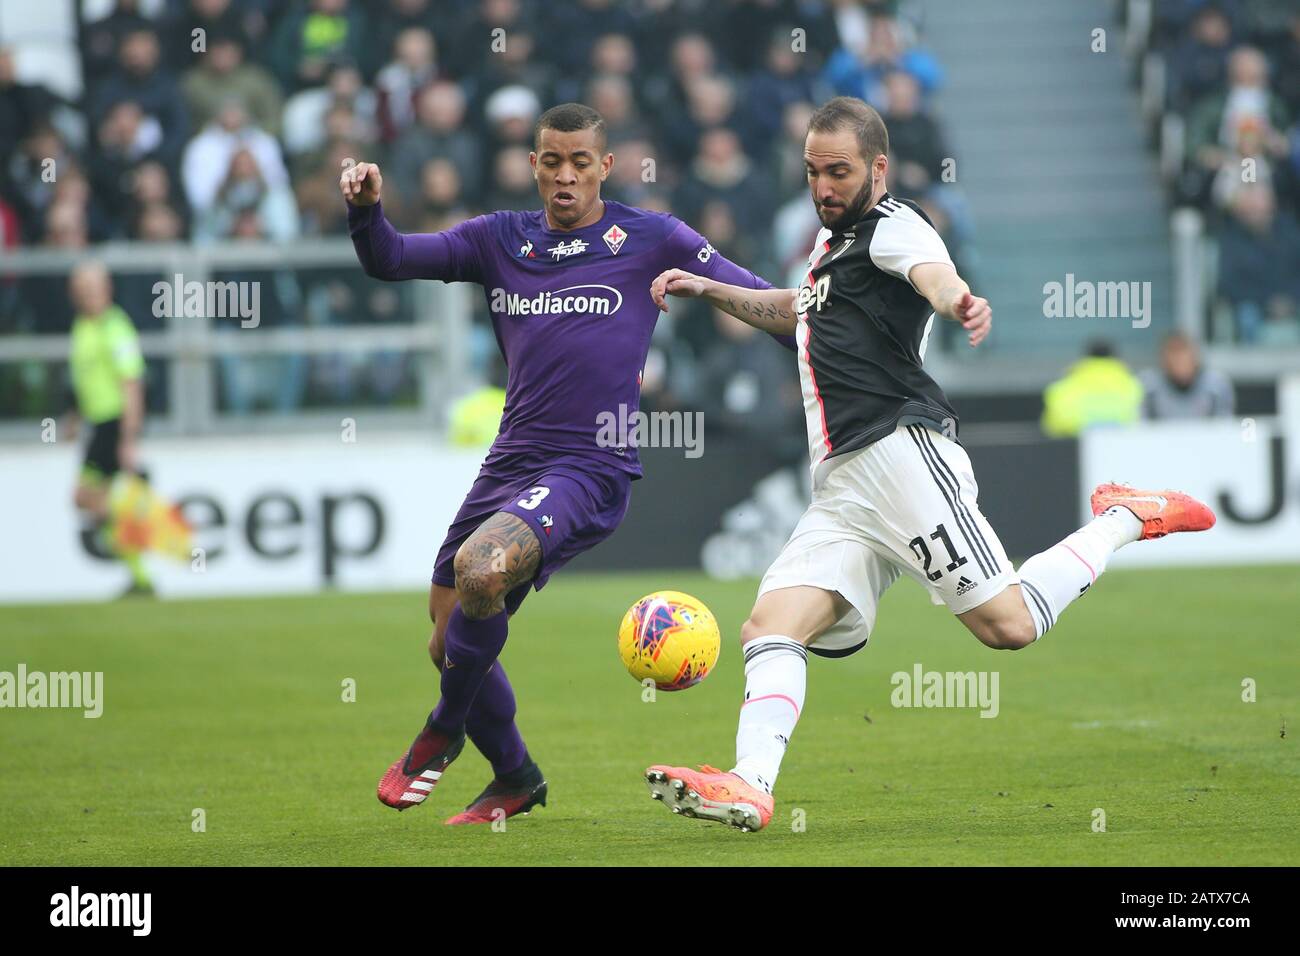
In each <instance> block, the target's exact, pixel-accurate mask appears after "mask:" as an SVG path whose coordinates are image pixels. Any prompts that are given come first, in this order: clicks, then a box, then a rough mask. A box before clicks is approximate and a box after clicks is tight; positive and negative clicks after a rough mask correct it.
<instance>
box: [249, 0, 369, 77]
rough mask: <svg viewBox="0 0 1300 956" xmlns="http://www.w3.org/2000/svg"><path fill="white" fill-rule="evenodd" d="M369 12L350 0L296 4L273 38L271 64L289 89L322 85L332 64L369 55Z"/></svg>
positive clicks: (359, 59)
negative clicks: (366, 13)
mask: <svg viewBox="0 0 1300 956" xmlns="http://www.w3.org/2000/svg"><path fill="white" fill-rule="evenodd" d="M365 21H366V17H365V11H364V10H363V9H362V5H361V4H357V3H351V2H350V0H310V2H309V3H307V4H303V5H295V6H294V7H293V8H292V9H291V10H290V11H289V13H287V14H286V15H285V16H284V18H283V19H282V20H281V21H280V24H279V27H278V28H277V29H276V31H275V34H274V36H273V37H272V38H271V63H272V67H273V69H274V71H275V73H276V75H277V76H278V77H279V78H280V83H281V84H282V85H283V86H284V88H285V90H287V91H288V92H291V93H295V92H297V91H298V90H301V89H303V88H305V87H308V86H319V85H321V84H322V83H323V82H324V81H325V78H326V76H327V74H328V73H329V68H330V66H331V65H333V64H335V63H339V62H347V63H361V62H364V61H365V58H366V55H367V52H368V51H367V49H366V35H365Z"/></svg>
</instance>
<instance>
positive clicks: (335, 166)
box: [294, 139, 366, 236]
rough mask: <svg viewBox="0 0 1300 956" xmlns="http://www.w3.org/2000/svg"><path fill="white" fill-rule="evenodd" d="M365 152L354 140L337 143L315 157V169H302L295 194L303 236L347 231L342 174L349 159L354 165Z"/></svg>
mask: <svg viewBox="0 0 1300 956" xmlns="http://www.w3.org/2000/svg"><path fill="white" fill-rule="evenodd" d="M365 149H366V147H365V146H364V145H363V144H361V143H360V142H357V141H355V140H351V141H350V140H344V139H340V140H335V141H333V142H331V143H330V144H329V146H328V147H327V148H326V149H325V150H324V151H323V152H321V153H319V154H314V159H313V162H314V163H315V165H314V166H311V167H307V166H302V167H300V169H301V171H300V173H299V175H298V177H297V178H296V180H295V184H294V191H295V193H296V194H297V197H298V209H299V211H300V212H301V213H302V221H301V227H302V232H303V234H304V235H313V236H339V235H343V234H344V233H346V232H347V228H348V214H347V207H346V206H344V205H342V204H341V203H340V202H339V174H340V173H341V172H342V171H343V169H344V164H345V163H346V162H347V161H348V160H351V161H352V162H353V163H355V162H356V161H357V157H359V156H361V155H363V153H364V152H365Z"/></svg>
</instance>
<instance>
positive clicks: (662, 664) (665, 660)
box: [618, 591, 722, 690]
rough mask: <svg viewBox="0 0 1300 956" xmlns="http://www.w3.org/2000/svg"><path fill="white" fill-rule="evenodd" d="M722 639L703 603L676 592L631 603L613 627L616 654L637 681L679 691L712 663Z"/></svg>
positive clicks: (703, 674) (701, 677) (698, 678)
mask: <svg viewBox="0 0 1300 956" xmlns="http://www.w3.org/2000/svg"><path fill="white" fill-rule="evenodd" d="M721 650H722V639H721V636H720V635H719V634H718V622H717V619H716V618H714V616H713V612H712V611H710V610H709V609H708V608H707V607H705V606H704V602H703V601H701V600H699V599H698V598H693V597H691V596H690V595H689V594H683V593H682V592H681V591H655V592H654V593H653V594H647V595H646V596H645V597H643V598H641V600H639V601H637V602H636V603H635V604H633V605H632V606H631V607H630V608H629V609H628V612H627V613H626V614H625V615H623V623H622V624H621V625H620V626H619V629H618V653H619V656H620V657H622V658H623V666H624V667H626V668H627V672H628V673H629V674H631V675H632V676H633V677H635V678H636V679H637V681H638V682H642V681H644V680H645V679H646V678H650V679H652V680H653V681H654V682H655V687H657V688H659V690H685V689H686V688H687V687H691V686H693V685H695V684H698V683H699V682H700V681H702V680H704V678H705V677H707V676H708V675H709V671H711V670H713V666H714V665H715V664H716V663H717V662H718V653H719V652H720V651H721Z"/></svg>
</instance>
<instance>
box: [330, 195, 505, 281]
mask: <svg viewBox="0 0 1300 956" xmlns="http://www.w3.org/2000/svg"><path fill="white" fill-rule="evenodd" d="M481 227H482V222H481V219H470V220H468V221H466V222H462V223H460V224H459V225H457V226H454V227H453V228H451V229H448V230H446V231H444V232H435V233H406V234H404V233H400V232H398V231H397V230H396V229H394V228H393V224H392V223H391V222H389V221H388V220H387V219H386V218H384V208H383V203H382V202H377V203H375V204H374V205H373V206H353V205H349V206H348V233H349V234H350V235H351V236H352V246H353V248H354V249H356V251H357V259H358V260H360V262H361V268H362V269H364V270H365V273H366V275H368V276H372V277H374V278H376V279H384V280H387V281H389V282H392V281H395V280H398V279H441V280H443V281H444V282H481V281H482V269H481V267H480V264H481V260H480V257H479V254H478V244H477V243H476V242H475V239H476V238H477V234H478V230H479V229H481Z"/></svg>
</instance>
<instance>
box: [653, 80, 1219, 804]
mask: <svg viewBox="0 0 1300 956" xmlns="http://www.w3.org/2000/svg"><path fill="white" fill-rule="evenodd" d="M888 152H889V138H888V133H887V131H886V129H885V124H884V122H883V121H882V120H881V118H880V116H879V114H877V113H876V111H875V110H873V109H872V108H871V107H870V106H868V105H867V104H866V103H864V102H862V101H861V100H857V99H853V98H851V97H837V98H835V99H833V100H830V101H829V102H828V103H826V105H824V106H823V107H822V108H821V109H819V110H818V111H817V112H816V113H815V114H814V115H813V117H812V120H811V122H810V124H809V130H808V135H807V139H806V140H805V144H804V161H805V165H806V172H807V176H808V184H809V188H810V190H811V193H812V200H813V203H814V205H815V206H816V209H817V215H818V217H819V218H820V220H821V222H822V226H823V228H822V229H821V231H820V233H819V234H818V236H817V241H816V244H815V246H814V248H813V251H812V254H811V255H810V256H809V258H808V271H807V274H806V276H805V278H804V280H803V282H802V283H801V284H800V285H799V288H798V289H767V290H754V289H745V288H739V287H734V286H727V285H724V284H722V283H720V282H718V281H716V280H715V279H710V278H706V277H702V276H698V275H693V274H691V273H690V272H688V271H683V270H669V271H666V272H664V273H663V274H662V275H660V276H659V277H658V278H656V279H655V282H654V284H653V285H652V287H651V295H652V297H653V298H654V300H655V302H656V304H658V305H659V306H660V307H661V308H665V309H666V303H665V296H666V295H674V296H684V297H693V296H703V297H704V298H706V299H708V300H709V301H710V302H712V303H713V304H714V305H716V306H718V307H719V308H722V309H723V310H725V311H727V312H729V313H731V314H732V315H734V316H736V317H737V318H740V319H742V320H744V321H746V322H748V323H750V324H751V325H754V326H756V327H758V328H760V329H764V330H766V331H768V332H772V333H791V332H794V333H795V334H796V339H797V341H798V357H799V372H800V377H801V379H802V383H803V396H804V406H805V410H806V416H807V428H808V448H809V454H810V457H811V463H812V484H813V493H812V502H811V504H810V505H809V507H808V510H807V511H806V512H805V513H804V515H803V517H802V518H801V519H800V521H799V523H798V525H797V526H796V528H795V530H794V533H793V534H792V535H791V537H790V540H789V541H788V542H787V544H786V545H785V548H784V549H783V550H782V552H781V554H780V555H779V556H778V557H777V558H776V560H775V561H774V562H773V564H772V566H771V567H770V568H769V569H768V571H767V573H766V575H765V576H764V577H763V581H762V584H761V585H760V586H759V591H758V598H757V600H756V602H755V604H754V607H753V610H752V611H751V612H750V615H749V619H748V620H747V621H746V622H745V624H744V626H743V628H742V629H741V636H740V639H741V644H742V645H743V648H744V659H745V702H744V704H742V706H741V710H740V721H739V729H738V731H737V734H736V763H735V766H734V768H733V769H732V770H731V772H729V773H723V772H722V771H719V770H717V769H715V768H713V767H708V766H704V767H701V768H700V770H698V771H697V770H691V769H689V768H687V767H673V766H667V765H659V766H654V767H651V768H649V769H648V770H647V771H646V780H647V782H648V784H649V786H650V791H651V795H652V796H655V797H656V798H658V799H661V800H663V801H665V802H666V803H667V804H668V805H669V806H671V807H672V808H673V809H674V810H675V811H677V812H680V813H683V814H686V815H687V816H694V817H699V818H703V819H711V820H718V821H721V822H724V823H729V824H731V825H732V826H735V827H738V828H740V829H744V830H757V829H760V828H762V827H763V826H765V825H767V823H768V821H769V820H770V819H771V816H772V807H773V798H772V789H773V786H774V785H775V783H776V778H777V772H778V770H779V768H780V765H781V759H782V757H783V756H784V753H785V749H786V746H787V744H788V743H789V741H790V738H791V735H792V734H793V732H794V728H795V723H796V722H797V721H798V719H799V713H800V711H801V710H802V709H803V706H804V692H805V674H806V670H807V661H808V651H812V652H813V653H815V654H820V655H823V656H826V657H844V656H846V655H848V654H852V653H854V652H855V651H857V650H860V649H861V648H863V647H864V646H866V643H867V640H868V638H869V636H870V633H871V628H872V625H873V624H874V623H875V618H876V608H877V604H878V602H879V599H880V597H881V595H882V594H883V593H884V591H885V590H886V589H887V588H888V587H889V586H890V585H891V584H892V583H893V582H894V581H895V580H897V579H898V578H899V577H900V576H901V575H904V574H906V575H908V576H909V577H912V578H914V579H916V580H917V581H919V582H920V583H921V584H922V585H923V586H925V587H926V588H927V589H928V590H929V591H930V594H931V598H932V600H933V601H934V603H936V604H946V605H947V606H948V609H949V610H950V611H951V612H952V613H953V614H955V615H956V616H957V618H958V619H959V620H960V621H961V622H962V623H963V624H965V625H966V627H967V628H969V629H970V631H971V633H972V634H974V635H975V637H976V638H978V639H979V640H980V641H981V642H983V643H984V644H986V645H988V646H989V647H992V648H1001V649H1008V650H1015V649H1018V648H1023V647H1026V646H1028V645H1029V644H1032V643H1033V642H1035V641H1037V640H1038V639H1039V638H1041V637H1042V636H1043V635H1044V634H1045V633H1046V632H1047V630H1048V629H1049V628H1050V627H1051V626H1052V625H1053V624H1054V623H1056V620H1057V618H1058V617H1059V616H1060V615H1061V614H1062V613H1063V612H1064V611H1065V609H1066V607H1067V606H1069V604H1070V603H1071V602H1072V601H1074V600H1075V599H1076V598H1078V597H1080V596H1081V595H1082V594H1083V593H1084V592H1086V591H1087V590H1088V589H1089V587H1091V586H1092V584H1093V582H1094V581H1096V579H1097V577H1098V575H1100V574H1101V573H1102V572H1103V571H1104V570H1105V569H1106V562H1107V561H1108V560H1109V558H1110V556H1111V555H1112V554H1113V553H1114V552H1115V551H1116V550H1118V549H1119V548H1121V547H1123V546H1125V545H1127V544H1130V543H1132V542H1135V541H1139V540H1145V539H1149V538H1159V537H1162V536H1164V535H1166V534H1170V533H1173V532H1177V531H1201V530H1205V529H1206V528H1209V527H1210V526H1211V525H1213V523H1214V515H1213V513H1212V512H1211V511H1210V509H1209V508H1207V507H1206V506H1205V505H1203V504H1201V503H1200V502H1198V501H1196V500H1194V499H1192V498H1190V497H1188V496H1187V495H1184V494H1181V493H1179V492H1174V491H1138V490H1135V489H1132V488H1126V487H1122V486H1118V485H1102V486H1100V487H1099V488H1097V489H1096V490H1095V491H1094V492H1093V494H1092V510H1093V514H1094V515H1095V517H1094V518H1093V520H1092V521H1091V522H1089V523H1088V524H1087V525H1085V526H1084V527H1082V528H1080V529H1079V530H1078V531H1075V532H1074V533H1073V534H1071V535H1069V536H1068V537H1067V538H1065V540H1063V541H1061V542H1059V543H1058V544H1056V545H1054V546H1053V547H1051V548H1049V549H1047V550H1046V551H1044V552H1042V553H1040V554H1037V555H1034V556H1033V557H1031V558H1030V559H1029V560H1027V561H1026V562H1025V563H1024V564H1022V565H1021V567H1020V569H1019V571H1018V572H1017V571H1016V570H1015V569H1014V568H1012V566H1011V563H1010V562H1009V561H1008V560H1007V555H1006V552H1005V551H1004V550H1003V548H1002V545H1001V543H1000V542H999V541H998V536H997V534H996V533H994V531H993V529H992V528H991V527H990V526H989V523H988V521H986V520H985V518H984V516H983V514H981V513H980V509H979V504H978V501H977V494H978V489H977V486H976V483H975V475H974V473H973V471H972V469H971V463H970V459H969V458H968V457H967V455H966V452H965V451H964V450H963V449H962V447H961V445H960V444H958V442H957V432H958V420H957V413H956V412H955V411H954V410H953V407H952V405H951V404H950V403H949V401H948V399H947V397H946V396H945V395H944V393H943V390H942V389H941V388H940V387H939V386H938V384H937V383H936V382H935V381H934V380H933V379H932V378H931V377H930V376H929V375H928V374H927V373H926V372H925V370H924V368H923V367H922V361H923V359H924V357H925V347H926V342H927V339H928V338H929V334H930V329H931V327H932V325H933V324H934V321H935V319H936V317H937V318H938V319H940V320H946V321H955V322H957V323H959V324H960V325H961V326H962V327H963V328H964V329H965V330H966V332H967V334H968V340H969V343H970V345H971V346H976V345H978V344H979V343H980V342H982V341H983V340H984V338H985V337H986V336H987V335H988V333H989V329H990V325H991V322H992V310H991V309H990V308H989V303H988V302H987V301H986V300H984V299H982V298H979V297H978V296H976V295H974V294H972V292H971V290H970V287H969V286H968V285H967V284H966V282H965V281H963V280H962V278H961V276H959V275H958V274H957V272H956V270H955V269H954V268H953V265H952V261H951V259H950V258H949V257H948V252H947V250H946V249H945V247H944V243H943V240H942V239H940V238H939V235H938V233H936V232H935V230H934V228H933V227H932V225H931V224H930V221H929V219H928V218H927V217H926V215H925V213H924V212H922V211H921V210H920V208H919V207H917V206H916V205H915V204H914V203H911V202H908V201H906V200H899V199H895V198H893V197H892V196H890V195H889V193H888V192H887V191H886V188H885V180H886V176H887V174H888V166H889V164H888V159H887V155H888Z"/></svg>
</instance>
